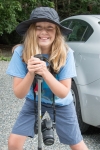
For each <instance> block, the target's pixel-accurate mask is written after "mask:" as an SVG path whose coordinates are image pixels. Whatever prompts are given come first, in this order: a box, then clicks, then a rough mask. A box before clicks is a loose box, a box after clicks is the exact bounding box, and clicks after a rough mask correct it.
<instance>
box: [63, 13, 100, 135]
mask: <svg viewBox="0 0 100 150" xmlns="http://www.w3.org/2000/svg"><path fill="white" fill-rule="evenodd" d="M61 24H62V25H63V26H66V27H69V28H71V29H72V30H73V32H72V33H71V34H70V35H69V36H68V37H65V38H66V40H67V43H68V45H69V46H70V47H71V48H72V49H73V50H74V56H75V64H76V71H77V77H75V78H73V79H72V93H73V97H74V103H75V106H76V111H77V116H78V121H79V125H80V129H81V131H82V133H83V132H85V131H86V130H87V129H88V127H89V125H92V126H96V127H99V128H100V15H77V16H72V17H69V18H67V19H64V20H63V21H61Z"/></svg>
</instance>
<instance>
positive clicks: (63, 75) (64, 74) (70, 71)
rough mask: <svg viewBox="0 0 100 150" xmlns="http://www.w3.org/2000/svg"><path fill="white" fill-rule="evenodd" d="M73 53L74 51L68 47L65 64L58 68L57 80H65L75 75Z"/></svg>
mask: <svg viewBox="0 0 100 150" xmlns="http://www.w3.org/2000/svg"><path fill="white" fill-rule="evenodd" d="M73 53H74V51H73V50H72V49H70V48H69V50H68V54H67V59H66V64H65V66H63V67H62V68H61V69H60V71H59V73H58V80H65V79H68V78H73V77H75V76H76V68H75V61H74V55H73Z"/></svg>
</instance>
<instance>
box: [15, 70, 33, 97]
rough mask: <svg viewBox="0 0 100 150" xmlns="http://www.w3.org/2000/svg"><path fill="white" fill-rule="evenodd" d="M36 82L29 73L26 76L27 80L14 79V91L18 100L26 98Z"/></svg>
mask: <svg viewBox="0 0 100 150" xmlns="http://www.w3.org/2000/svg"><path fill="white" fill-rule="evenodd" d="M33 80H34V75H31V74H30V73H29V72H28V73H27V74H26V76H25V78H24V79H22V78H18V77H14V79H13V91H14V94H15V95H16V97H17V98H20V99H22V98H24V97H25V96H26V94H27V93H28V91H29V90H30V87H31V85H32V82H33Z"/></svg>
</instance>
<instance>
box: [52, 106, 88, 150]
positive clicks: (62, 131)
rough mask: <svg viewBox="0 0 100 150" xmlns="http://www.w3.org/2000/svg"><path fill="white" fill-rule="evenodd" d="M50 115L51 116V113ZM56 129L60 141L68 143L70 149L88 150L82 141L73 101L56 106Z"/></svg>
mask: <svg viewBox="0 0 100 150" xmlns="http://www.w3.org/2000/svg"><path fill="white" fill-rule="evenodd" d="M50 115H51V117H53V114H51V113H50ZM56 131H57V134H58V136H59V140H60V142H61V143H63V144H67V145H70V147H71V149H72V150H88V149H87V147H86V145H85V143H84V142H83V138H82V135H81V132H80V129H79V124H78V120H77V115H76V111H75V106H74V104H73V103H71V104H69V105H67V106H63V107H56Z"/></svg>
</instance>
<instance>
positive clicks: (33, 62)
mask: <svg viewBox="0 0 100 150" xmlns="http://www.w3.org/2000/svg"><path fill="white" fill-rule="evenodd" d="M37 60H38V61H40V60H39V59H38V58H34V59H33V57H31V58H30V59H29V60H28V64H27V68H28V73H27V74H26V76H25V77H24V78H18V77H14V79H13V91H14V94H15V95H16V97H18V98H20V99H22V98H24V97H25V96H26V95H27V93H28V92H29V90H30V87H31V85H32V83H33V80H34V76H35V71H37V70H38V69H40V68H41V64H37V62H38V61H37Z"/></svg>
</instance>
